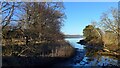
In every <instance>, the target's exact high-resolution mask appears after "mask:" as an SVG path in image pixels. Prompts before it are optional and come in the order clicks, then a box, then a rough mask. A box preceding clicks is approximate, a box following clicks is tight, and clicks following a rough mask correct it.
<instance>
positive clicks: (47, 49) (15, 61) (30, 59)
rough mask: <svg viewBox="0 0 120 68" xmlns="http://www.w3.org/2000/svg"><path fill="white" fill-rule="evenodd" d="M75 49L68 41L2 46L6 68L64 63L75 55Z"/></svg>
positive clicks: (3, 62)
mask: <svg viewBox="0 0 120 68" xmlns="http://www.w3.org/2000/svg"><path fill="white" fill-rule="evenodd" d="M74 52H75V49H74V48H73V47H72V46H71V45H70V44H69V43H68V42H66V41H59V42H50V43H39V44H34V45H30V44H29V45H6V46H2V56H3V58H2V59H3V61H2V64H3V66H4V67H6V66H7V67H11V66H12V67H14V66H17V67H21V66H23V67H24V66H46V65H53V64H55V63H59V62H64V61H65V60H67V59H69V58H71V57H72V56H73V55H74Z"/></svg>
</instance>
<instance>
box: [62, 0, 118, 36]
mask: <svg viewBox="0 0 120 68" xmlns="http://www.w3.org/2000/svg"><path fill="white" fill-rule="evenodd" d="M64 6H65V10H64V11H65V13H66V16H67V19H66V20H65V22H64V26H63V27H62V29H61V31H62V32H63V33H64V34H81V35H82V31H83V29H84V28H85V26H87V25H88V24H91V21H94V20H95V21H99V20H100V16H101V15H102V13H103V12H106V11H108V10H109V9H110V8H111V7H115V8H118V2H64Z"/></svg>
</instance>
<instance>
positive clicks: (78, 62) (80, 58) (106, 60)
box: [59, 38, 118, 68]
mask: <svg viewBox="0 0 120 68" xmlns="http://www.w3.org/2000/svg"><path fill="white" fill-rule="evenodd" d="M80 39H82V38H67V39H65V40H66V41H68V42H69V43H70V44H71V45H72V46H73V47H74V48H75V49H76V54H75V56H74V57H73V58H71V59H69V60H68V61H66V62H63V63H60V64H59V66H69V67H70V68H79V67H80V68H81V67H90V68H91V67H93V66H100V67H101V66H118V59H117V58H116V57H113V56H101V55H92V56H87V55H86V53H87V50H86V49H85V48H84V47H85V46H84V45H80V44H77V42H78V41H79V40H80Z"/></svg>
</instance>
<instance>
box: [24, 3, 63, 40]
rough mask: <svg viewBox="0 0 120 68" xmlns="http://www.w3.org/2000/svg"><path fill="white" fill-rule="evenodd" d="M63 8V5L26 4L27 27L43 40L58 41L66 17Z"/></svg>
mask: <svg viewBox="0 0 120 68" xmlns="http://www.w3.org/2000/svg"><path fill="white" fill-rule="evenodd" d="M63 8H64V7H63V6H62V3H51V2H50V3H47V2H42V3H37V2H31V3H24V10H25V12H26V14H25V15H26V22H25V23H26V24H27V26H26V27H27V28H28V29H30V30H32V31H33V32H35V33H37V34H39V37H38V38H40V39H41V40H47V39H49V38H50V39H55V37H56V39H57V38H58V37H59V36H61V33H60V28H61V25H62V21H63V19H64V16H65V15H64V13H63V12H62V11H63Z"/></svg>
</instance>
